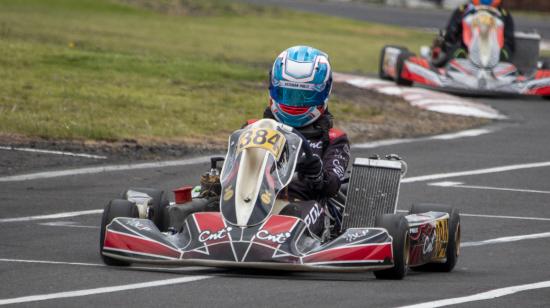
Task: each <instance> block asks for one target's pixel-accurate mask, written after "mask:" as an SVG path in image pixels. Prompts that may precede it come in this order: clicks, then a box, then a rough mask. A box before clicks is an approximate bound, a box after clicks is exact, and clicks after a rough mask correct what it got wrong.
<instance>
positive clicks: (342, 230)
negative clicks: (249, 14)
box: [100, 120, 460, 279]
mask: <svg viewBox="0 0 550 308" xmlns="http://www.w3.org/2000/svg"><path fill="white" fill-rule="evenodd" d="M260 129H264V130H265V132H263V133H261V134H260V133H259V130H260ZM277 133H280V134H281V136H282V137H280V138H277V140H285V144H284V149H285V150H284V151H283V153H278V152H273V151H271V150H272V147H270V146H266V145H265V144H264V143H262V142H260V143H261V144H256V145H251V144H248V143H246V142H247V140H248V139H250V140H254V139H256V137H257V136H271V137H273V136H277ZM271 137H270V138H271ZM270 138H265V139H266V140H267V139H270ZM256 140H259V139H256ZM243 142H244V143H243ZM266 142H267V141H266ZM243 144H245V146H242V145H243ZM301 146H302V140H301V139H300V137H298V136H297V135H295V134H293V133H292V132H291V131H289V130H287V128H285V127H284V126H283V125H282V124H279V123H276V122H274V121H272V120H262V121H258V122H257V124H256V123H255V124H253V125H250V126H249V127H247V128H245V129H243V130H239V131H237V132H235V133H234V134H233V135H232V136H231V137H230V148H229V151H228V154H227V156H226V159H225V163H224V166H223V168H222V170H221V176H220V182H221V189H220V194H219V195H217V196H216V195H212V194H211V193H212V191H211V190H209V189H211V188H212V186H211V185H210V184H204V183H205V181H204V178H207V179H208V180H207V181H206V182H208V183H216V181H210V179H211V178H212V177H216V174H219V173H218V172H219V171H220V170H219V169H218V168H217V164H216V163H217V160H216V159H214V160H213V161H212V170H211V171H210V173H207V174H205V176H204V177H203V181H201V184H203V185H201V186H202V190H203V191H202V192H201V197H198V198H193V199H187V200H178V199H180V198H179V197H176V200H178V201H179V202H178V203H177V204H176V203H173V204H169V203H168V201H167V199H166V194H165V193H164V192H162V191H158V190H154V189H147V188H145V189H143V188H134V189H129V190H127V191H126V192H125V193H124V194H123V199H115V200H112V201H111V202H110V203H109V204H108V205H107V206H106V207H105V210H104V213H103V218H102V224H101V234H100V253H101V256H102V258H103V260H104V262H105V263H106V264H108V265H129V264H130V263H133V262H141V263H156V264H167V265H202V266H218V267H246V268H267V269H280V270H295V271H338V272H349V271H367V270H373V271H374V274H375V275H376V277H377V278H388V279H401V278H403V277H404V276H405V274H406V272H407V269H408V268H409V267H412V268H416V269H430V270H437V271H451V270H452V269H453V268H454V266H455V264H456V262H457V259H458V255H459V246H460V218H459V214H458V211H457V210H456V209H454V208H451V207H448V206H441V205H430V204H420V205H413V207H412V208H411V211H410V213H409V214H408V215H402V214H396V201H397V195H398V190H399V182H400V179H401V175H402V174H403V170H402V169H403V166H404V163H403V162H402V161H400V160H398V159H397V158H396V157H395V156H389V157H388V158H387V159H379V158H374V159H365V158H357V159H356V160H355V161H354V164H353V168H352V173H351V178H350V179H349V184H348V185H347V187H345V188H344V190H346V188H347V191H348V193H347V195H345V194H344V192H341V193H340V194H339V196H338V197H337V198H334V199H331V200H326V202H322V206H323V208H322V210H323V211H325V213H328V215H326V217H327V218H326V221H325V226H326V230H325V231H326V232H325V233H324V234H323V236H321V238H319V237H318V236H316V235H315V234H312V233H311V232H310V231H309V228H308V225H309V224H308V220H311V219H316V216H317V218H319V216H318V215H316V213H315V211H312V212H311V213H310V215H308V217H307V219H305V220H302V219H300V218H297V217H292V216H284V215H279V214H278V209H277V207H278V206H277V204H276V202H275V201H276V200H275V198H274V197H275V196H276V195H277V193H278V192H279V191H280V189H282V188H284V187H285V186H286V185H288V183H289V182H290V179H292V177H290V178H286V177H285V176H284V173H287V174H292V175H293V174H294V168H295V164H296V159H297V158H298V154H299V153H300V152H301V151H300V148H301ZM239 147H241V149H240V150H239ZM247 151H251V152H247ZM285 151H286V152H285ZM305 152H307V149H306V150H305ZM251 153H256V154H251ZM279 155H280V158H277V157H279ZM283 157H285V158H283ZM256 160H258V161H263V162H267V161H270V160H273V164H269V163H262V164H257V163H258V161H256ZM253 165H256V166H260V165H261V166H263V167H261V168H259V170H256V168H252V169H254V170H253V172H250V171H251V169H250V168H248V167H246V166H253ZM287 168H290V169H287ZM285 170H286V171H285ZM239 174H240V175H239ZM243 174H244V175H243ZM281 174H283V175H282V176H280V175H281ZM265 183H267V185H268V186H266V187H265V189H266V190H264V186H262V185H263V184H265ZM276 183H280V184H281V185H277V184H276ZM250 184H253V185H250ZM209 185H210V186H209ZM207 186H208V187H207ZM243 187H244V188H243ZM247 187H262V188H261V189H259V190H257V189H256V188H253V190H254V189H256V193H255V194H254V195H255V196H256V197H255V198H252V199H250V200H248V201H244V202H245V203H246V204H254V206H253V207H251V208H250V211H249V212H246V204H245V203H243V200H239V198H241V197H242V196H250V195H249V194H248V193H244V194H243V190H242V189H245V188H247ZM187 191H188V192H189V190H187ZM205 191H206V193H205ZM260 192H263V193H260ZM208 203H211V204H218V203H219V204H220V210H218V211H209V212H204V211H203V212H194V210H193V209H195V208H201V209H204V204H208ZM201 204H202V205H203V206H197V205H201ZM182 213H184V214H182ZM243 213H244V215H243ZM338 215H340V216H339V217H338ZM168 226H175V228H174V229H173V232H167V231H169V230H168Z"/></svg>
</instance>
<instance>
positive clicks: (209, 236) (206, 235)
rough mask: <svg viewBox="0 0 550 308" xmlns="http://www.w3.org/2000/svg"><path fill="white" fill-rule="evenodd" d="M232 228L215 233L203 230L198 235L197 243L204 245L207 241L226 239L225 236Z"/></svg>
mask: <svg viewBox="0 0 550 308" xmlns="http://www.w3.org/2000/svg"><path fill="white" fill-rule="evenodd" d="M231 230H233V228H231V227H225V228H223V229H221V230H218V231H216V232H213V231H210V230H204V231H202V232H201V233H200V234H199V238H198V240H199V242H201V243H204V242H208V241H216V240H221V239H224V238H226V237H227V234H228V233H229V232H231Z"/></svg>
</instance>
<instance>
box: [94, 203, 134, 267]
mask: <svg viewBox="0 0 550 308" xmlns="http://www.w3.org/2000/svg"><path fill="white" fill-rule="evenodd" d="M117 217H131V218H138V217H139V213H138V209H137V207H136V205H135V204H134V203H132V202H130V201H128V200H121V199H114V200H111V201H110V202H109V203H108V204H107V205H106V206H105V208H104V209H103V216H102V217H101V229H100V232H99V254H100V256H101V259H102V260H103V263H105V264H106V265H111V266H128V265H130V262H126V261H122V260H118V259H114V258H111V257H107V256H104V255H103V253H102V252H103V245H104V244H105V229H106V228H107V225H109V224H110V223H111V221H113V219H115V218H117Z"/></svg>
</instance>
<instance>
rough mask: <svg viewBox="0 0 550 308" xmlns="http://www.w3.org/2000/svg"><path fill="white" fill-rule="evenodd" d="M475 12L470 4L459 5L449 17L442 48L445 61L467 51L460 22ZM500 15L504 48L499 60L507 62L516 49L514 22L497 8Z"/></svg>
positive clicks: (505, 11) (507, 14)
mask: <svg viewBox="0 0 550 308" xmlns="http://www.w3.org/2000/svg"><path fill="white" fill-rule="evenodd" d="M475 11H476V7H475V6H474V5H472V4H466V5H461V6H460V7H458V8H457V9H456V10H455V11H454V12H453V15H452V16H451V20H450V21H449V24H448V25H447V30H446V32H445V37H444V41H445V44H444V45H443V46H442V49H443V51H444V52H445V53H446V54H447V60H449V59H452V58H457V57H460V56H461V53H464V56H465V54H466V51H467V50H468V49H467V47H466V45H465V44H464V42H463V41H462V20H463V19H464V17H466V15H469V14H472V13H474V12H475ZM498 11H499V12H500V15H501V17H500V18H501V20H502V21H503V22H504V48H503V49H502V52H501V60H503V61H509V60H510V59H511V58H512V55H513V53H514V51H515V49H516V46H515V39H514V20H513V18H512V15H510V12H509V11H508V10H506V9H504V8H502V7H499V8H498Z"/></svg>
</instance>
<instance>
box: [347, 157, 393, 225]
mask: <svg viewBox="0 0 550 308" xmlns="http://www.w3.org/2000/svg"><path fill="white" fill-rule="evenodd" d="M401 168H402V164H401V162H400V161H398V160H385V159H367V158H356V159H355V161H354V162H353V168H352V170H351V178H350V181H349V188H348V195H347V198H346V206H345V209H344V215H343V218H342V219H343V222H342V227H343V229H342V230H346V229H349V228H368V227H374V222H375V219H376V217H377V216H378V215H382V214H392V213H395V211H396V207H397V196H398V194H399V184H400V180H401Z"/></svg>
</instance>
